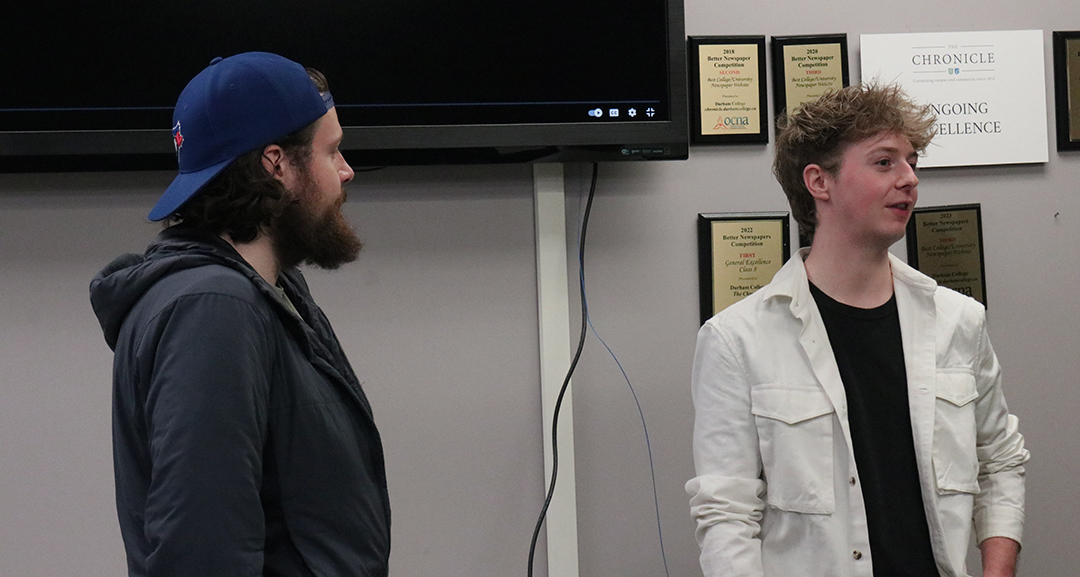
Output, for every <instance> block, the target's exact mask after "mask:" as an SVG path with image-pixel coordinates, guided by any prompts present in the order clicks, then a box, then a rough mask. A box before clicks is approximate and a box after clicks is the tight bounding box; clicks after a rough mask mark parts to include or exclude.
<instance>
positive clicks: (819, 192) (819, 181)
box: [802, 164, 830, 201]
mask: <svg viewBox="0 0 1080 577" xmlns="http://www.w3.org/2000/svg"><path fill="white" fill-rule="evenodd" d="M802 177H803V184H805V185H806V190H809V191H810V195H811V196H813V197H814V198H815V199H816V200H822V201H824V200H829V184H830V182H829V181H830V175H829V173H828V172H827V171H826V170H825V169H824V168H821V166H820V165H817V164H808V165H806V168H804V169H803V171H802Z"/></svg>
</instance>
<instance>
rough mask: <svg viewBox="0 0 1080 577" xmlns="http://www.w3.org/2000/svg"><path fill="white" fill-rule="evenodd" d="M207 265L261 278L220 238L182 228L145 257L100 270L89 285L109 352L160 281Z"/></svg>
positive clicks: (167, 233)
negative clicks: (137, 306)
mask: <svg viewBox="0 0 1080 577" xmlns="http://www.w3.org/2000/svg"><path fill="white" fill-rule="evenodd" d="M208 264H221V265H225V266H228V267H230V268H234V269H236V270H239V271H240V272H243V273H244V274H246V275H247V276H249V277H252V278H254V277H258V273H257V272H255V269H253V268H251V266H250V265H248V264H247V262H246V261H244V259H243V257H241V256H240V254H239V253H237V252H236V250H235V249H233V247H232V246H231V245H230V244H229V243H227V242H225V240H223V239H222V238H220V237H219V236H217V235H214V234H210V233H207V232H203V231H199V230H193V229H185V228H183V227H181V226H173V227H170V228H167V229H165V230H164V231H162V232H161V234H159V235H158V237H157V238H156V239H155V240H154V242H153V243H151V244H150V246H149V247H148V248H147V249H146V254H144V255H137V254H132V253H128V254H124V255H120V256H119V257H117V258H116V259H114V260H113V261H112V262H111V263H109V264H108V265H106V266H105V268H103V269H101V272H99V273H97V274H96V275H94V279H93V280H91V281H90V304H91V306H93V308H94V314H95V315H97V318H98V323H100V324H101V331H102V333H104V335H105V342H106V343H108V345H109V348H110V349H115V347H116V340H117V338H118V337H119V334H120V327H121V325H123V323H124V319H125V318H127V315H128V313H129V312H130V311H131V308H132V307H134V306H135V303H137V302H139V299H140V298H142V296H143V295H144V294H146V291H147V290H149V289H150V287H152V286H154V284H155V283H157V281H159V280H161V279H162V278H163V277H166V276H168V275H170V274H172V273H174V272H176V271H180V270H184V269H188V268H194V267H199V266H205V265H208ZM260 278H261V277H260Z"/></svg>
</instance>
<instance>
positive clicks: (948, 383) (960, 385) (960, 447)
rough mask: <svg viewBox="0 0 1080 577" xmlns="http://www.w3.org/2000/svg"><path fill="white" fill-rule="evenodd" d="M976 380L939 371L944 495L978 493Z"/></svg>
mask: <svg viewBox="0 0 1080 577" xmlns="http://www.w3.org/2000/svg"><path fill="white" fill-rule="evenodd" d="M978 397H979V392H978V390H977V389H976V388H975V377H974V376H973V375H972V374H971V373H969V372H947V371H942V370H940V369H939V370H938V374H937V401H936V406H935V411H934V475H935V478H936V479H937V488H938V492H940V493H950V492H959V493H978V492H979V479H978V477H979V459H978V454H977V453H976V450H975V441H976V435H975V399H977V398H978Z"/></svg>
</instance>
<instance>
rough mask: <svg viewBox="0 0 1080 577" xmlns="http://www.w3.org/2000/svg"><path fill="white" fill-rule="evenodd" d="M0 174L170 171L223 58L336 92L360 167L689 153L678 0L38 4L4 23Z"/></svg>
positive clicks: (12, 13) (18, 9) (18, 7)
mask: <svg viewBox="0 0 1080 577" xmlns="http://www.w3.org/2000/svg"><path fill="white" fill-rule="evenodd" d="M0 15H2V17H0V63H2V65H0V171H5V172H26V171H63V170H101V169H104V170H116V169H152V168H175V166H176V164H175V158H174V156H173V154H174V153H173V149H172V139H171V133H170V128H171V118H172V108H173V106H174V105H175V103H176V98H177V96H178V95H179V93H180V91H181V90H182V89H183V87H184V86H185V84H186V83H187V82H188V80H190V79H191V78H192V77H193V76H194V75H195V74H197V73H198V72H199V71H200V70H202V69H203V68H204V67H205V66H207V64H208V63H209V62H210V60H211V59H213V58H214V57H216V56H229V55H231V54H235V53H238V52H244V51H249V50H263V51H269V52H276V53H278V54H281V55H283V56H286V57H288V58H291V59H293V60H296V61H297V62H300V63H302V64H304V65H306V66H311V67H314V68H317V69H319V70H321V71H322V72H323V73H324V74H325V75H326V76H327V77H328V79H329V81H330V89H331V92H332V93H333V94H334V99H335V102H336V103H337V107H338V114H339V118H340V120H341V124H342V126H343V127H344V130H345V138H344V142H343V143H342V150H343V152H344V153H345V155H346V158H347V159H348V160H349V162H350V163H351V164H353V165H354V166H358V167H362V166H382V165H401V164H437V163H501V162H536V161H545V162H581V161H608V160H651V159H684V158H686V156H687V150H688V148H687V140H688V138H687V107H686V106H687V104H686V103H687V95H686V48H685V46H686V40H685V32H684V19H683V1H682V0H515V1H509V2H508V1H506V0H498V1H495V0H457V1H454V2H445V1H443V2H434V1H431V0H413V1H411V2H395V1H386V0H380V1H369V0H277V1H272V2H270V1H266V0H262V1H258V0H185V1H183V2H177V1H172V2H147V1H145V0H97V1H94V2H90V1H85V0H83V1H78V0H76V1H72V0H41V1H40V2H37V3H26V2H23V3H14V4H12V5H11V6H6V7H5V8H3V9H2V10H0Z"/></svg>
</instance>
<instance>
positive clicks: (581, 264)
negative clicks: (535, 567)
mask: <svg viewBox="0 0 1080 577" xmlns="http://www.w3.org/2000/svg"><path fill="white" fill-rule="evenodd" d="M594 169H595V167H594ZM594 186H595V185H594ZM592 193H593V190H590V192H589V194H590V195H592ZM580 206H581V201H580V200H579V201H578V207H579V208H580ZM582 229H583V226H579V227H578V230H579V231H581V230H582ZM578 246H579V247H580V246H581V236H580V232H579V236H578ZM584 256H585V255H584V253H583V251H581V250H579V251H578V279H579V282H580V283H581V305H582V306H581V308H582V310H583V311H584V313H585V321H586V322H587V323H588V325H589V329H590V330H592V333H593V335H595V336H596V339H597V340H598V341H600V344H602V345H604V348H605V349H607V352H608V354H609V355H611V358H612V360H614V361H615V365H616V366H618V367H619V372H621V373H622V376H623V380H625V381H626V386H627V387H629V389H630V394H631V395H632V396H633V397H634V404H635V405H636V406H637V410H638V416H639V417H641V428H642V429H643V430H644V431H645V448H646V449H647V450H648V452H649V474H650V475H651V476H652V490H653V506H654V507H655V510H656V533H657V535H659V537H660V557H661V558H662V559H663V561H664V575H666V576H667V577H671V573H670V572H669V571H668V563H667V553H665V551H664V531H663V529H662V528H661V525H660V498H659V496H658V493H657V490H656V467H655V466H654V464H653V454H652V443H651V442H650V441H649V427H648V426H646V425H645V412H644V411H643V410H642V409H641V403H640V402H639V401H638V396H637V392H636V391H634V385H633V384H631V382H630V377H629V376H627V374H626V369H624V368H623V366H622V363H621V362H619V357H617V356H616V355H615V352H614V351H612V350H611V347H609V346H608V344H607V342H605V341H604V338H603V337H601V336H600V333H599V332H598V331H597V330H596V326H594V325H593V322H592V317H591V316H590V315H589V302H588V299H587V298H586V296H585V260H584Z"/></svg>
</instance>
